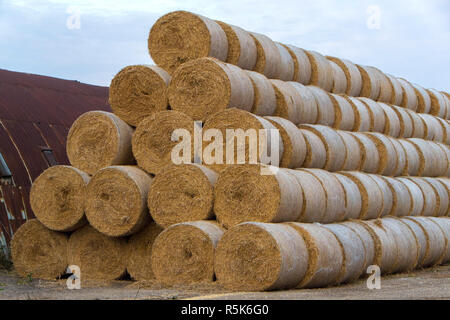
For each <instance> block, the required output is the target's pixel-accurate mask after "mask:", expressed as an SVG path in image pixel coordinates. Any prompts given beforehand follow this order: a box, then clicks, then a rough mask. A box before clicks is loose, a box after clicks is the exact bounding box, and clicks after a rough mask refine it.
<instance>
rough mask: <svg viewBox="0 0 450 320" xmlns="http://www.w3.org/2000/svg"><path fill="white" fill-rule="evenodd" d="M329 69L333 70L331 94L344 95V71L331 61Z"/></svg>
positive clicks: (345, 85)
mask: <svg viewBox="0 0 450 320" xmlns="http://www.w3.org/2000/svg"><path fill="white" fill-rule="evenodd" d="M329 63H330V65H331V68H332V69H333V87H332V89H331V92H333V93H345V92H346V90H347V78H346V76H345V73H344V70H342V68H341V67H340V66H339V65H337V64H336V63H335V62H333V61H331V60H330V61H329Z"/></svg>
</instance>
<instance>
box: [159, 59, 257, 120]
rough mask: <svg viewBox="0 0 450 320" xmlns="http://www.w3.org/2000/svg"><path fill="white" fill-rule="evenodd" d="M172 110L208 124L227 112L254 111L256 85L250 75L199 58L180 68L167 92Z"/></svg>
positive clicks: (211, 60)
mask: <svg viewBox="0 0 450 320" xmlns="http://www.w3.org/2000/svg"><path fill="white" fill-rule="evenodd" d="M168 97H169V103H170V106H171V108H172V110H175V111H180V112H183V113H185V114H187V115H188V116H190V117H191V118H192V119H194V120H200V121H205V119H206V118H208V117H209V116H211V115H213V114H215V113H217V112H220V111H223V110H225V109H227V108H239V109H243V110H246V111H251V110H252V108H253V99H254V92H253V84H252V81H251V80H250V78H249V76H248V74H247V73H246V72H245V71H244V70H242V69H240V68H239V67H236V66H234V65H232V64H229V63H225V62H221V61H219V60H217V59H214V58H200V59H196V60H193V61H189V62H187V63H184V64H183V65H182V66H180V67H179V68H178V69H177V70H176V72H175V73H174V74H173V76H172V80H171V81H170V84H169V89H168Z"/></svg>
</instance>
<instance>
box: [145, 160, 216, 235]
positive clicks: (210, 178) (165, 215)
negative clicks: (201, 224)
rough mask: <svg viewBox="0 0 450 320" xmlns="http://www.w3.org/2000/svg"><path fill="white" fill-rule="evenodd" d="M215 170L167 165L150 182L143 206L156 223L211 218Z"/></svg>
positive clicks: (165, 225)
mask: <svg viewBox="0 0 450 320" xmlns="http://www.w3.org/2000/svg"><path fill="white" fill-rule="evenodd" d="M217 178H218V175H217V173H216V172H214V171H212V170H210V169H208V168H206V167H204V166H201V165H198V164H184V165H169V166H167V167H166V168H164V170H163V171H161V172H160V173H159V174H158V175H157V176H156V177H155V178H154V179H153V181H152V184H151V186H150V191H149V193H148V201H147V205H148V208H149V209H150V214H151V216H152V218H153V220H155V222H156V223H157V224H159V225H160V226H162V227H164V228H166V227H168V226H170V225H172V224H176V223H181V222H187V221H198V220H209V219H212V218H213V217H214V213H213V204H214V184H215V183H216V181H217Z"/></svg>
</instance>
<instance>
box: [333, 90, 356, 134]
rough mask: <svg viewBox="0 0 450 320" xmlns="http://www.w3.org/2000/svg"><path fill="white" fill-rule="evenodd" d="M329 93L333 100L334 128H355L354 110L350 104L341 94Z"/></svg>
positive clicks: (350, 129)
mask: <svg viewBox="0 0 450 320" xmlns="http://www.w3.org/2000/svg"><path fill="white" fill-rule="evenodd" d="M329 95H330V98H331V102H333V106H334V114H335V115H336V119H335V121H334V128H335V129H341V130H347V131H353V130H354V128H355V112H354V111H353V108H352V105H351V104H350V102H348V101H347V100H346V99H345V98H343V97H341V96H338V95H336V94H332V93H331V94H329Z"/></svg>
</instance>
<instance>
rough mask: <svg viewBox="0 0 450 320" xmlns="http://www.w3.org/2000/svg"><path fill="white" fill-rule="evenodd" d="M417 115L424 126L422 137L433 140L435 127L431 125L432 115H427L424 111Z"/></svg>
mask: <svg viewBox="0 0 450 320" xmlns="http://www.w3.org/2000/svg"><path fill="white" fill-rule="evenodd" d="M417 116H418V117H419V118H420V119H421V120H422V122H423V125H424V128H425V130H424V134H423V138H422V139H425V140H430V141H432V140H434V135H435V133H436V129H435V128H434V127H433V126H432V123H433V120H430V118H431V117H432V116H430V115H427V114H425V113H418V114H417Z"/></svg>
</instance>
